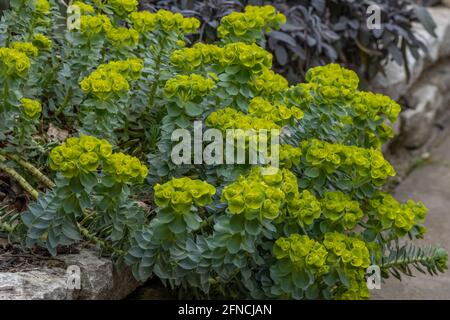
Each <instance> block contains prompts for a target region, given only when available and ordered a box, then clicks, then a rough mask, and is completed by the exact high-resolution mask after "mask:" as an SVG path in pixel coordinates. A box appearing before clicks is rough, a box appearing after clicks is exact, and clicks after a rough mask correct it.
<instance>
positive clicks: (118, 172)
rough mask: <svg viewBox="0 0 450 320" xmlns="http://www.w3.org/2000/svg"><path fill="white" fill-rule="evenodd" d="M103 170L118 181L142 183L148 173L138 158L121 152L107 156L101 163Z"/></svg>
mask: <svg viewBox="0 0 450 320" xmlns="http://www.w3.org/2000/svg"><path fill="white" fill-rule="evenodd" d="M103 171H104V172H106V173H107V174H108V175H110V176H111V177H113V178H114V180H115V181H116V182H118V183H132V182H137V183H142V182H143V181H144V179H145V177H147V175H148V168H147V167H146V166H145V165H143V164H141V162H140V161H139V159H138V158H135V157H132V156H130V155H127V154H124V153H122V152H119V153H114V154H112V155H111V156H110V157H108V159H107V161H106V163H105V164H104V165H103Z"/></svg>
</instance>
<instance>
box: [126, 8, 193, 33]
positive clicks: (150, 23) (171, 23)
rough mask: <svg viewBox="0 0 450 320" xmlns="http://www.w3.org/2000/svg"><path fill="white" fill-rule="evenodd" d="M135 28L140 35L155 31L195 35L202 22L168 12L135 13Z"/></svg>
mask: <svg viewBox="0 0 450 320" xmlns="http://www.w3.org/2000/svg"><path fill="white" fill-rule="evenodd" d="M129 17H130V20H131V22H132V23H133V27H134V28H135V29H136V30H137V31H138V32H140V33H144V32H150V31H153V30H164V31H165V32H171V31H175V32H183V33H185V34H188V33H194V32H196V31H197V29H198V28H199V27H200V21H199V20H198V19H196V18H184V17H183V16H182V15H181V14H180V13H172V12H170V11H168V10H164V9H161V10H158V11H157V12H156V13H150V12H148V11H140V12H133V13H131V14H130V16H129Z"/></svg>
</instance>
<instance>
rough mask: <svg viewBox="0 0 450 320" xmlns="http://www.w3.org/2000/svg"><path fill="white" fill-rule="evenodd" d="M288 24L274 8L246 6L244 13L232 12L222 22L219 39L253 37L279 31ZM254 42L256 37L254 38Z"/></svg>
mask: <svg viewBox="0 0 450 320" xmlns="http://www.w3.org/2000/svg"><path fill="white" fill-rule="evenodd" d="M285 22H286V17H285V16H284V15H283V14H282V13H278V12H277V11H276V9H275V8H274V7H272V6H269V5H266V6H262V7H259V6H246V7H245V11H244V12H232V13H231V14H229V15H227V16H225V17H223V18H222V20H221V21H220V25H219V27H218V28H217V33H218V36H219V38H226V37H230V38H231V39H232V40H236V38H237V39H239V38H244V37H246V36H252V34H254V33H256V34H257V35H258V34H260V33H261V32H262V31H266V32H269V31H270V30H271V29H272V28H275V29H277V28H278V27H279V25H280V24H283V23H285ZM252 38H253V39H252V40H256V39H254V38H255V37H252Z"/></svg>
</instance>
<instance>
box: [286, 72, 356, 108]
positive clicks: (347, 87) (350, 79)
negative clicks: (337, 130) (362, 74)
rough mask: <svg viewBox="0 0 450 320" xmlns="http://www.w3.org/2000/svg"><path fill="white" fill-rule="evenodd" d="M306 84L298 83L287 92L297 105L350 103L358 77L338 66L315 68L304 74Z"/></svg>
mask: <svg viewBox="0 0 450 320" xmlns="http://www.w3.org/2000/svg"><path fill="white" fill-rule="evenodd" d="M306 81H307V83H300V84H298V85H296V86H294V87H292V89H290V90H289V93H288V95H289V96H290V97H291V98H292V99H293V100H294V101H297V102H298V103H299V104H306V105H308V104H309V103H310V102H312V101H315V102H318V103H326V104H331V103H332V102H335V101H339V100H343V101H345V102H349V101H351V99H352V98H353V96H354V94H355V92H356V90H357V88H358V84H359V78H358V75H357V74H356V73H355V72H354V71H352V70H348V69H345V68H343V67H341V66H340V65H338V64H328V65H325V66H320V67H315V68H311V69H309V70H308V72H307V73H306Z"/></svg>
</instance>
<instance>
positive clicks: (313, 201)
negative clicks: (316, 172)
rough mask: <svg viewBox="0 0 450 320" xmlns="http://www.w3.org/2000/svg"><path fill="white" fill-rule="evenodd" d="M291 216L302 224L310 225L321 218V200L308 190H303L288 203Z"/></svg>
mask: <svg viewBox="0 0 450 320" xmlns="http://www.w3.org/2000/svg"><path fill="white" fill-rule="evenodd" d="M287 209H288V212H289V216H290V217H293V218H296V219H297V220H298V223H299V224H300V225H310V224H312V223H313V222H314V220H316V219H318V218H320V215H321V205H320V201H319V200H318V199H317V198H316V197H315V196H314V195H313V194H312V193H311V192H309V191H308V190H303V191H302V192H299V193H297V194H296V196H295V197H294V198H293V199H292V200H291V201H290V202H289V203H288V206H287Z"/></svg>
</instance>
